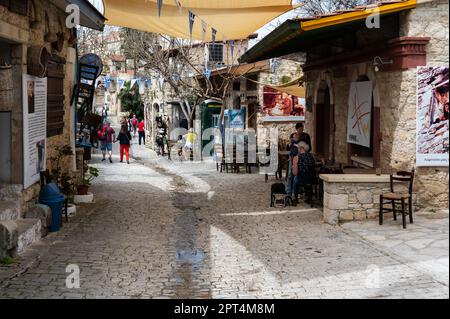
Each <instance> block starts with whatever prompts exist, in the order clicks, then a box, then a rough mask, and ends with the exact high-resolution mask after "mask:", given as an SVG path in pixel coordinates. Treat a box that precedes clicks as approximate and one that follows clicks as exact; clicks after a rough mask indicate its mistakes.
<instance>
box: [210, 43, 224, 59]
mask: <svg viewBox="0 0 450 319" xmlns="http://www.w3.org/2000/svg"><path fill="white" fill-rule="evenodd" d="M208 49H209V61H210V62H216V63H218V62H219V63H220V62H223V44H217V43H216V44H215V45H212V44H210V45H209V47H208Z"/></svg>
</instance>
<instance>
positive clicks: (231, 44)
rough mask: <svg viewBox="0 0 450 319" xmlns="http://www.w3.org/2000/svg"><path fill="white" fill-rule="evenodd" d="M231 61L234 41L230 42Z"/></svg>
mask: <svg viewBox="0 0 450 319" xmlns="http://www.w3.org/2000/svg"><path fill="white" fill-rule="evenodd" d="M229 43H230V52H231V59H232V60H234V40H230V42H229Z"/></svg>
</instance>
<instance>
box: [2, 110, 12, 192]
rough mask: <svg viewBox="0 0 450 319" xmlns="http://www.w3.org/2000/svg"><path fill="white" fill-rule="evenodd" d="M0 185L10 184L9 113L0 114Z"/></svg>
mask: <svg viewBox="0 0 450 319" xmlns="http://www.w3.org/2000/svg"><path fill="white" fill-rule="evenodd" d="M0 136H1V137H2V138H1V139H0V168H1V169H0V183H3V184H10V183H11V112H0Z"/></svg>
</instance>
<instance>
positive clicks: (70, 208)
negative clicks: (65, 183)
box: [67, 204, 77, 217]
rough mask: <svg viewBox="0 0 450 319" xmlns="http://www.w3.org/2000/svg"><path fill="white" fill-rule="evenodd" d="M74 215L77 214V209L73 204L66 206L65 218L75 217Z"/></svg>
mask: <svg viewBox="0 0 450 319" xmlns="http://www.w3.org/2000/svg"><path fill="white" fill-rule="evenodd" d="M76 213H77V207H76V206H75V205H73V204H69V205H68V206H67V216H69V217H73V216H75V215H76Z"/></svg>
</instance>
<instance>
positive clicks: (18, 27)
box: [0, 0, 76, 209]
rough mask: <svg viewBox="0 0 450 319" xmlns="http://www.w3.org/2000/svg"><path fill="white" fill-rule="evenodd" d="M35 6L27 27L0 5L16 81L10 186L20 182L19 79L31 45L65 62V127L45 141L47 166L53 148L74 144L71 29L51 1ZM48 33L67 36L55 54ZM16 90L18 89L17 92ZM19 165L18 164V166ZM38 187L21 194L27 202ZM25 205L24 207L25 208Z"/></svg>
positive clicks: (1, 29)
mask: <svg viewBox="0 0 450 319" xmlns="http://www.w3.org/2000/svg"><path fill="white" fill-rule="evenodd" d="M36 3H37V8H36V9H37V15H36V16H37V17H39V18H40V19H35V20H36V21H37V20H40V21H38V22H37V23H35V24H34V25H33V28H30V19H31V18H29V17H27V16H22V15H18V14H16V13H12V12H10V11H9V10H8V9H7V8H6V7H3V6H0V39H4V40H6V41H9V42H11V43H12V46H13V50H12V52H11V56H12V64H13V67H14V73H15V75H14V76H15V79H14V87H15V89H16V90H15V91H16V92H15V101H16V102H15V104H14V106H13V109H12V110H11V111H12V114H13V123H12V124H13V125H12V127H13V132H12V135H13V137H12V139H13V141H12V142H13V145H14V147H15V152H14V153H13V156H15V157H14V158H13V162H14V165H13V172H12V175H13V181H12V182H13V183H14V184H21V183H23V166H22V163H23V142H22V141H23V135H22V126H23V124H22V117H23V114H22V97H21V95H22V94H21V93H22V92H21V89H20V88H21V87H22V85H21V77H22V74H23V73H27V49H28V47H29V46H31V45H43V46H45V47H46V48H47V50H48V51H49V52H50V53H52V54H57V55H58V56H60V57H62V58H65V59H66V61H67V63H66V65H65V78H64V96H65V100H64V110H65V114H64V123H65V124H66V125H65V126H64V130H63V134H61V135H59V136H54V137H51V138H48V139H47V158H48V161H47V166H48V168H50V169H51V167H52V161H51V160H50V158H51V157H52V156H54V155H55V152H54V149H55V147H56V146H59V145H64V144H69V145H71V144H72V142H73V134H72V129H71V123H73V121H74V119H73V111H72V108H71V105H70V99H71V93H72V88H73V84H74V72H75V62H76V56H75V50H74V49H73V48H71V47H70V46H69V45H68V41H67V39H68V35H69V33H70V29H67V28H66V27H65V25H64V21H65V17H66V14H65V12H63V11H61V10H59V9H58V8H57V7H55V6H54V5H53V4H52V3H51V2H50V1H47V0H38V1H36ZM46 16H48V23H46V20H45V17H46ZM48 30H51V31H54V32H64V33H66V38H65V39H66V40H65V41H64V46H63V48H62V50H61V51H60V52H57V51H56V50H55V49H54V48H53V47H52V46H51V44H50V43H48V42H46V40H45V36H46V34H47V32H48ZM18 88H19V89H18ZM18 163H20V164H18ZM73 168H74V167H73V159H72V160H68V161H64V164H63V169H64V170H66V171H67V172H69V171H70V170H71V169H73ZM38 187H39V184H36V185H33V186H32V187H31V190H29V191H28V190H27V191H25V192H24V194H23V197H24V199H25V202H26V203H30V202H33V201H34V200H35V199H36V195H37V193H38V192H37V191H36V189H37V188H38ZM26 207H28V205H25V206H24V209H25V208H26Z"/></svg>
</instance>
